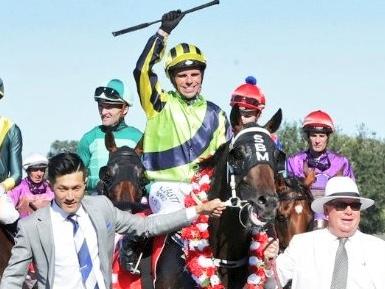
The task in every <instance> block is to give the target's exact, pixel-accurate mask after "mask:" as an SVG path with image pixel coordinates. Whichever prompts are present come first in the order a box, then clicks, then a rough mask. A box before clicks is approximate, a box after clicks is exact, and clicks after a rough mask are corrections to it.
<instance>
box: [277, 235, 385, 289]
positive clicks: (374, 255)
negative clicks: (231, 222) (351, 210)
mask: <svg viewBox="0 0 385 289" xmlns="http://www.w3.org/2000/svg"><path fill="white" fill-rule="evenodd" d="M338 244H339V240H338V238H337V237H336V236H334V235H333V234H331V233H330V231H329V230H328V229H323V230H317V231H313V232H309V233H304V234H299V235H296V236H294V238H293V239H292V241H291V242H290V244H289V247H288V248H287V249H286V250H285V252H284V253H283V254H281V255H279V256H278V258H277V260H276V266H277V273H278V276H279V279H280V280H281V283H282V285H283V284H286V283H287V282H288V280H290V279H292V280H293V284H292V288H293V289H326V288H330V284H331V280H332V275H333V269H334V261H335V256H336V251H337V248H338ZM345 247H346V251H347V254H348V264H349V267H348V279H347V288H348V289H359V288H360V289H375V288H377V289H379V288H381V289H385V269H384V268H385V267H384V266H383V265H382V264H381V263H382V260H383V259H384V258H385V255H384V254H385V242H384V241H382V240H380V239H378V238H375V237H373V236H370V235H367V234H363V233H361V232H359V231H357V232H356V233H355V234H354V235H353V236H352V237H350V238H348V240H347V242H346V244H345ZM381 286H382V287H381Z"/></svg>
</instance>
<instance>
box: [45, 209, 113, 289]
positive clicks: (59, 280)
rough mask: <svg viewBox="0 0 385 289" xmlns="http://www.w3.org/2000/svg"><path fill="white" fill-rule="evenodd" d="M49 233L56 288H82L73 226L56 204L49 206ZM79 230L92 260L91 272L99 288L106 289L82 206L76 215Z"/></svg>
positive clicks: (92, 227) (89, 225)
mask: <svg viewBox="0 0 385 289" xmlns="http://www.w3.org/2000/svg"><path fill="white" fill-rule="evenodd" d="M50 213H51V220H52V230H53V236H54V244H55V246H54V248H55V275H54V284H53V288H55V289H80V288H81V289H84V288H85V287H84V285H83V282H82V276H81V274H80V268H79V260H78V256H77V253H76V248H75V243H74V237H73V225H72V223H71V222H70V221H68V220H67V216H68V213H66V212H64V211H63V210H62V209H61V208H60V207H59V206H58V205H57V204H56V202H52V206H51V212H50ZM76 215H77V221H78V223H79V227H80V229H81V230H83V232H84V236H85V238H86V241H87V246H88V249H89V251H90V255H91V258H92V265H93V270H94V272H95V275H96V279H97V281H98V285H99V288H100V289H105V288H106V287H105V283H104V278H103V274H102V271H101V270H100V260H99V250H98V241H97V236H96V231H95V228H94V226H93V225H92V222H91V219H90V218H89V216H88V214H87V213H86V211H85V210H84V209H83V207H82V206H81V207H80V208H79V210H78V211H77V212H76Z"/></svg>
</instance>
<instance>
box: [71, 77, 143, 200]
mask: <svg viewBox="0 0 385 289" xmlns="http://www.w3.org/2000/svg"><path fill="white" fill-rule="evenodd" d="M94 98H95V101H96V102H97V103H98V110H99V115H100V118H101V120H102V124H101V125H99V126H96V127H94V128H93V129H92V130H90V131H89V132H87V133H86V134H85V135H84V136H83V137H82V138H81V140H80V142H79V146H78V150H77V153H78V154H79V156H80V157H81V159H82V161H83V162H84V164H85V166H86V167H87V169H88V174H89V175H88V181H87V191H88V193H91V194H93V193H94V192H95V191H96V185H97V183H98V181H99V169H100V168H101V167H102V166H104V165H106V164H107V161H108V151H107V149H106V146H105V143H104V136H105V132H106V131H107V130H112V132H113V134H114V137H115V142H116V145H117V146H124V145H126V146H129V147H131V148H134V147H135V146H136V144H137V143H138V141H139V140H140V138H141V137H142V132H141V131H140V130H138V129H136V128H134V127H132V126H128V125H127V124H126V122H125V121H124V118H125V116H126V115H127V112H128V110H129V107H131V106H132V105H133V101H132V98H131V97H130V96H129V93H128V92H127V91H125V87H124V84H123V82H122V81H121V80H119V79H112V80H110V81H109V82H108V83H107V85H106V86H100V87H97V88H96V90H95V94H94Z"/></svg>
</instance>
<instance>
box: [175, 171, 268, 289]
mask: <svg viewBox="0 0 385 289" xmlns="http://www.w3.org/2000/svg"><path fill="white" fill-rule="evenodd" d="M212 175H213V169H212V168H207V169H204V170H202V171H200V172H198V173H197V174H196V175H194V177H193V178H192V193H191V194H190V195H189V196H187V197H186V198H185V206H186V207H191V206H194V205H196V204H197V203H199V202H202V203H205V202H207V192H208V191H209V189H210V179H211V177H212ZM208 220H209V217H208V216H206V215H200V216H199V217H198V218H197V220H196V221H195V222H194V223H193V224H191V225H190V226H188V227H185V228H183V229H182V230H181V236H182V239H183V240H184V251H185V258H186V266H187V268H188V270H189V271H190V272H191V274H192V278H193V279H194V280H195V282H197V284H198V285H199V287H200V288H207V289H223V288H224V286H223V284H222V283H221V280H220V279H219V276H218V271H217V267H216V266H215V264H214V261H213V260H214V257H213V252H212V251H211V248H210V246H209V232H208ZM267 242H268V237H267V234H266V232H253V234H252V242H251V245H250V257H249V271H250V275H249V277H248V279H247V284H246V286H245V288H247V289H262V288H263V284H264V283H265V281H266V273H265V269H264V268H265V264H264V262H263V249H264V248H265V246H266V244H267Z"/></svg>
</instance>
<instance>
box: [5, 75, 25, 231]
mask: <svg viewBox="0 0 385 289" xmlns="http://www.w3.org/2000/svg"><path fill="white" fill-rule="evenodd" d="M3 97H4V84H3V81H2V79H1V78H0V99H2V98H3ZM22 147H23V138H22V136H21V131H20V129H19V127H18V126H17V125H16V124H15V123H14V122H13V121H12V120H10V119H9V118H7V117H4V116H0V223H3V224H13V223H14V222H15V221H17V219H18V218H19V214H18V212H17V211H16V210H15V207H14V206H13V204H12V202H11V200H10V199H9V197H8V196H7V194H6V192H8V191H9V190H11V189H12V188H13V187H15V186H16V185H17V184H19V183H20V180H21V176H22V172H21V150H22Z"/></svg>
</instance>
